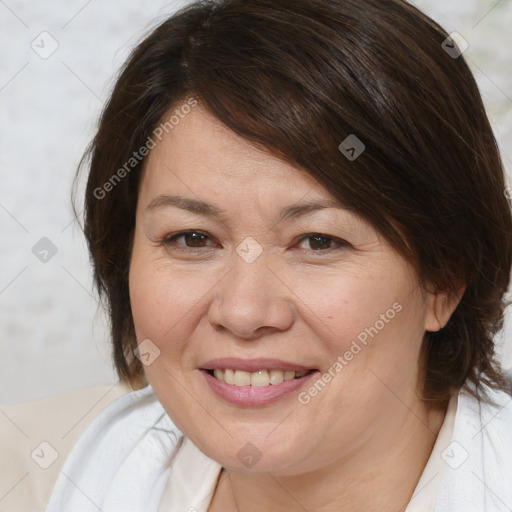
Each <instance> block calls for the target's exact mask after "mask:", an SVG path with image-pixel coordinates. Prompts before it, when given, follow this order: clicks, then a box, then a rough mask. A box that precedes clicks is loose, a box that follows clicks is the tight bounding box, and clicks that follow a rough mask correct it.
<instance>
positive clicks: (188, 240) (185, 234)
mask: <svg viewBox="0 0 512 512" xmlns="http://www.w3.org/2000/svg"><path fill="white" fill-rule="evenodd" d="M180 239H183V241H184V242H185V245H184V246H183V245H182V244H178V243H176V242H177V241H178V240H180ZM208 240H210V237H209V236H208V235H207V234H206V233H205V232H203V231H199V230H197V229H191V230H188V231H180V232H179V233H175V234H172V235H169V236H166V237H165V238H163V239H162V240H161V242H160V243H161V244H162V245H164V246H165V247H173V248H174V246H177V249H178V250H185V251H186V250H194V249H201V248H204V247H211V245H207V244H206V242H207V241H208Z"/></svg>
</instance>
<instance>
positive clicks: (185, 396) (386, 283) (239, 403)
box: [129, 105, 436, 475]
mask: <svg viewBox="0 0 512 512" xmlns="http://www.w3.org/2000/svg"><path fill="white" fill-rule="evenodd" d="M340 165H347V161H341V156H340ZM314 205H316V206H314ZM319 205H322V206H319ZM129 279H130V296H131V305H132V311H133V318H134V323H135V330H136V335H137V340H138V343H141V342H143V341H144V340H145V341H144V343H145V344H146V345H144V346H145V347H146V348H148V347H150V348H149V349H148V353H149V354H150V355H149V356H147V361H146V365H145V371H146V376H147V379H148V381H149V382H150V384H151V385H152V387H153V389H154V391H155V393H156V395H157V397H158V399H159V400H160V402H161V403H162V405H163V407H164V408H165V410H166V411H167V413H168V414H169V416H170V417H171V419H172V420H173V421H174V422H175V424H176V425H177V426H178V428H180V430H181V431H182V432H183V433H185V435H186V436H187V437H189V438H190V439H191V440H192V441H193V442H194V443H195V444H196V446H198V447H199V448H200V449H201V450H202V451H203V452H204V453H206V455H208V456H209V457H211V458H213V459H215V460H217V461H218V462H219V463H220V464H222V465H223V466H225V467H227V468H229V469H231V470H237V471H244V472H261V471H272V472H273V473H274V474H281V475H292V474H299V473H303V472H307V471H311V470H314V469H318V468H326V467H328V466H329V465H330V464H336V463H337V462H338V461H340V460H342V459H343V458H350V457H352V456H353V455H354V454H356V453H359V454H361V453H363V452H364V451H365V450H372V453H373V454H374V453H375V450H376V449H379V446H380V447H382V446H384V445H385V443H386V442H389V439H390V438H391V437H392V436H396V435H397V433H398V432H400V430H401V429H402V428H403V426H404V425H408V426H411V425H413V426H414V428H419V427H420V421H419V420H418V418H417V417H416V416H418V414H420V415H421V412H418V414H416V415H415V414H412V412H411V411H420V408H421V407H422V405H421V404H420V402H419V400H418V398H417V397H416V394H415V393H416V392H417V391H418V370H417V362H418V357H419V351H420V345H421V341H422V337H423V335H424V332H425V330H426V329H428V328H429V327H432V324H433V323H435V321H436V320H435V316H436V315H435V310H434V309H435V297H434V296H432V295H430V294H428V293H426V292H425V291H423V289H422V288H421V287H420V286H419V283H418V278H417V276H416V275H415V273H414V272H413V270H412V268H411V267H410V266H409V265H408V264H407V263H406V261H405V260H404V259H403V258H402V257H401V256H400V255H399V254H398V253H396V252H395V251H394V250H393V249H392V248H391V247H390V246H389V245H388V244H387V242H386V241H385V240H384V239H382V237H381V236H379V233H378V232H377V231H376V230H375V229H374V228H373V227H372V226H371V225H369V224H368V223H366V222H365V221H363V220H362V219H361V218H359V217H358V216H356V215H355V214H353V213H350V212H349V211H347V210H344V209H343V208H341V207H340V205H339V203H337V202H336V201H335V199H334V197H333V196H332V195H331V194H330V193H329V191H328V190H326V189H325V188H323V187H322V186H321V185H320V184H319V183H318V182H316V181H315V179H313V178H312V177H311V176H310V175H308V174H307V173H306V172H305V171H304V170H301V169H298V168H296V167H293V166H292V165H290V164H288V163H285V162H283V161H281V160H279V159H277V158H275V157H273V156H269V155H268V154H266V153H265V152H263V151H261V150H259V149H257V148H255V147H254V146H252V145H251V144H250V143H248V142H247V141H246V140H244V139H242V138H240V137H239V136H237V135H236V134H234V133H233V132H231V131H230V130H228V129H227V128H226V127H224V126H223V125H221V124H220V123H219V122H218V121H217V120H216V119H215V118H213V117H211V116H210V115H209V114H208V113H207V112H206V111H205V110H203V109H201V106H200V105H199V106H197V107H196V108H195V109H193V110H192V112H191V113H189V114H188V115H187V116H186V117H184V118H183V119H181V120H180V122H179V124H177V125H176V126H175V127H174V129H173V130H172V131H169V133H168V134H166V135H165V136H164V137H163V138H162V140H161V142H159V143H158V144H157V145H156V147H155V148H154V149H152V150H151V152H150V155H149V156H148V158H147V159H146V163H145V169H144V173H143V176H142V181H141V185H140V191H139V200H138V206H137V212H136V229H135V236H134V245H133V254H132V260H131V268H130V277H129ZM219 359H224V360H223V361H219ZM215 360H217V361H215ZM214 369H216V370H227V371H221V372H219V371H216V372H215V374H216V375H217V377H214V376H212V375H210V373H212V372H209V371H207V370H214ZM293 369H295V370H296V374H292V373H284V372H282V371H279V370H287V371H288V372H290V371H292V370H293ZM234 370H236V372H234ZM248 370H250V372H249V371H248ZM258 370H263V371H260V372H258ZM265 370H267V373H268V376H267V375H266V372H265ZM268 370H271V372H268ZM305 371H308V372H309V373H308V374H307V375H305V376H302V377H301V375H302V374H303V373H304V372H305ZM301 372H302V373H301ZM293 377H295V378H293ZM297 377H299V378H297ZM222 379H225V380H227V382H222ZM231 379H234V382H235V384H233V380H231ZM269 379H272V382H273V383H269ZM283 379H285V380H283ZM292 379H293V380H292ZM281 380H283V382H280V381H281ZM250 382H251V383H252V385H248V384H249V383H250ZM251 457H252V459H251ZM251 460H252V461H253V462H251ZM254 461H256V463H254Z"/></svg>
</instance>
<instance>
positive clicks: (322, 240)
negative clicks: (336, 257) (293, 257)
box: [299, 233, 350, 252]
mask: <svg viewBox="0 0 512 512" xmlns="http://www.w3.org/2000/svg"><path fill="white" fill-rule="evenodd" d="M306 241H308V242H309V243H308V245H309V248H307V249H310V250H312V251H315V252H327V251H330V250H331V249H335V250H336V249H341V248H343V247H348V246H350V244H349V243H348V242H346V241H345V240H342V239H341V238H336V237H333V236H329V235H324V234H322V233H308V234H307V235H303V236H302V237H301V238H300V240H299V245H301V244H302V243H303V242H306Z"/></svg>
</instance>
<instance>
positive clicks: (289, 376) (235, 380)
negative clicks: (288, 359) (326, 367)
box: [202, 368, 318, 387]
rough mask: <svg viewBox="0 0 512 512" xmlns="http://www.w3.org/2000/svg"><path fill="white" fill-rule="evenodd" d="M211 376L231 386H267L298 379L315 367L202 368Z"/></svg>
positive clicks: (314, 370)
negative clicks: (287, 368)
mask: <svg viewBox="0 0 512 512" xmlns="http://www.w3.org/2000/svg"><path fill="white" fill-rule="evenodd" d="M202 370H203V371H205V372H206V373H208V374H209V375H210V376H211V377H213V378H215V379H217V380H219V381H220V382H224V383H225V384H229V385H231V386H239V387H243V386H251V387H268V386H278V385H279V384H282V383H283V382H286V381H292V380H299V379H302V378H304V377H307V376H308V375H309V374H311V373H313V372H316V371H318V370H316V369H310V370H285V369H280V368H265V369H261V370H257V371H255V372H248V371H244V370H235V369H232V368H214V369H207V368H202Z"/></svg>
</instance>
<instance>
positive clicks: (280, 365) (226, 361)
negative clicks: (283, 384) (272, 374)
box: [201, 357, 314, 372]
mask: <svg viewBox="0 0 512 512" xmlns="http://www.w3.org/2000/svg"><path fill="white" fill-rule="evenodd" d="M201 368H202V369H203V370H215V369H226V368H228V369H230V370H242V371H245V372H257V371H258V370H272V369H276V370H295V371H299V372H303V371H308V370H313V369H314V368H312V367H311V366H304V365H302V364H297V363H291V362H287V361H281V360H280V359H268V358H257V359H240V358H238V357H221V358H217V359H211V360H210V361H207V362H206V363H204V364H202V365H201Z"/></svg>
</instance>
